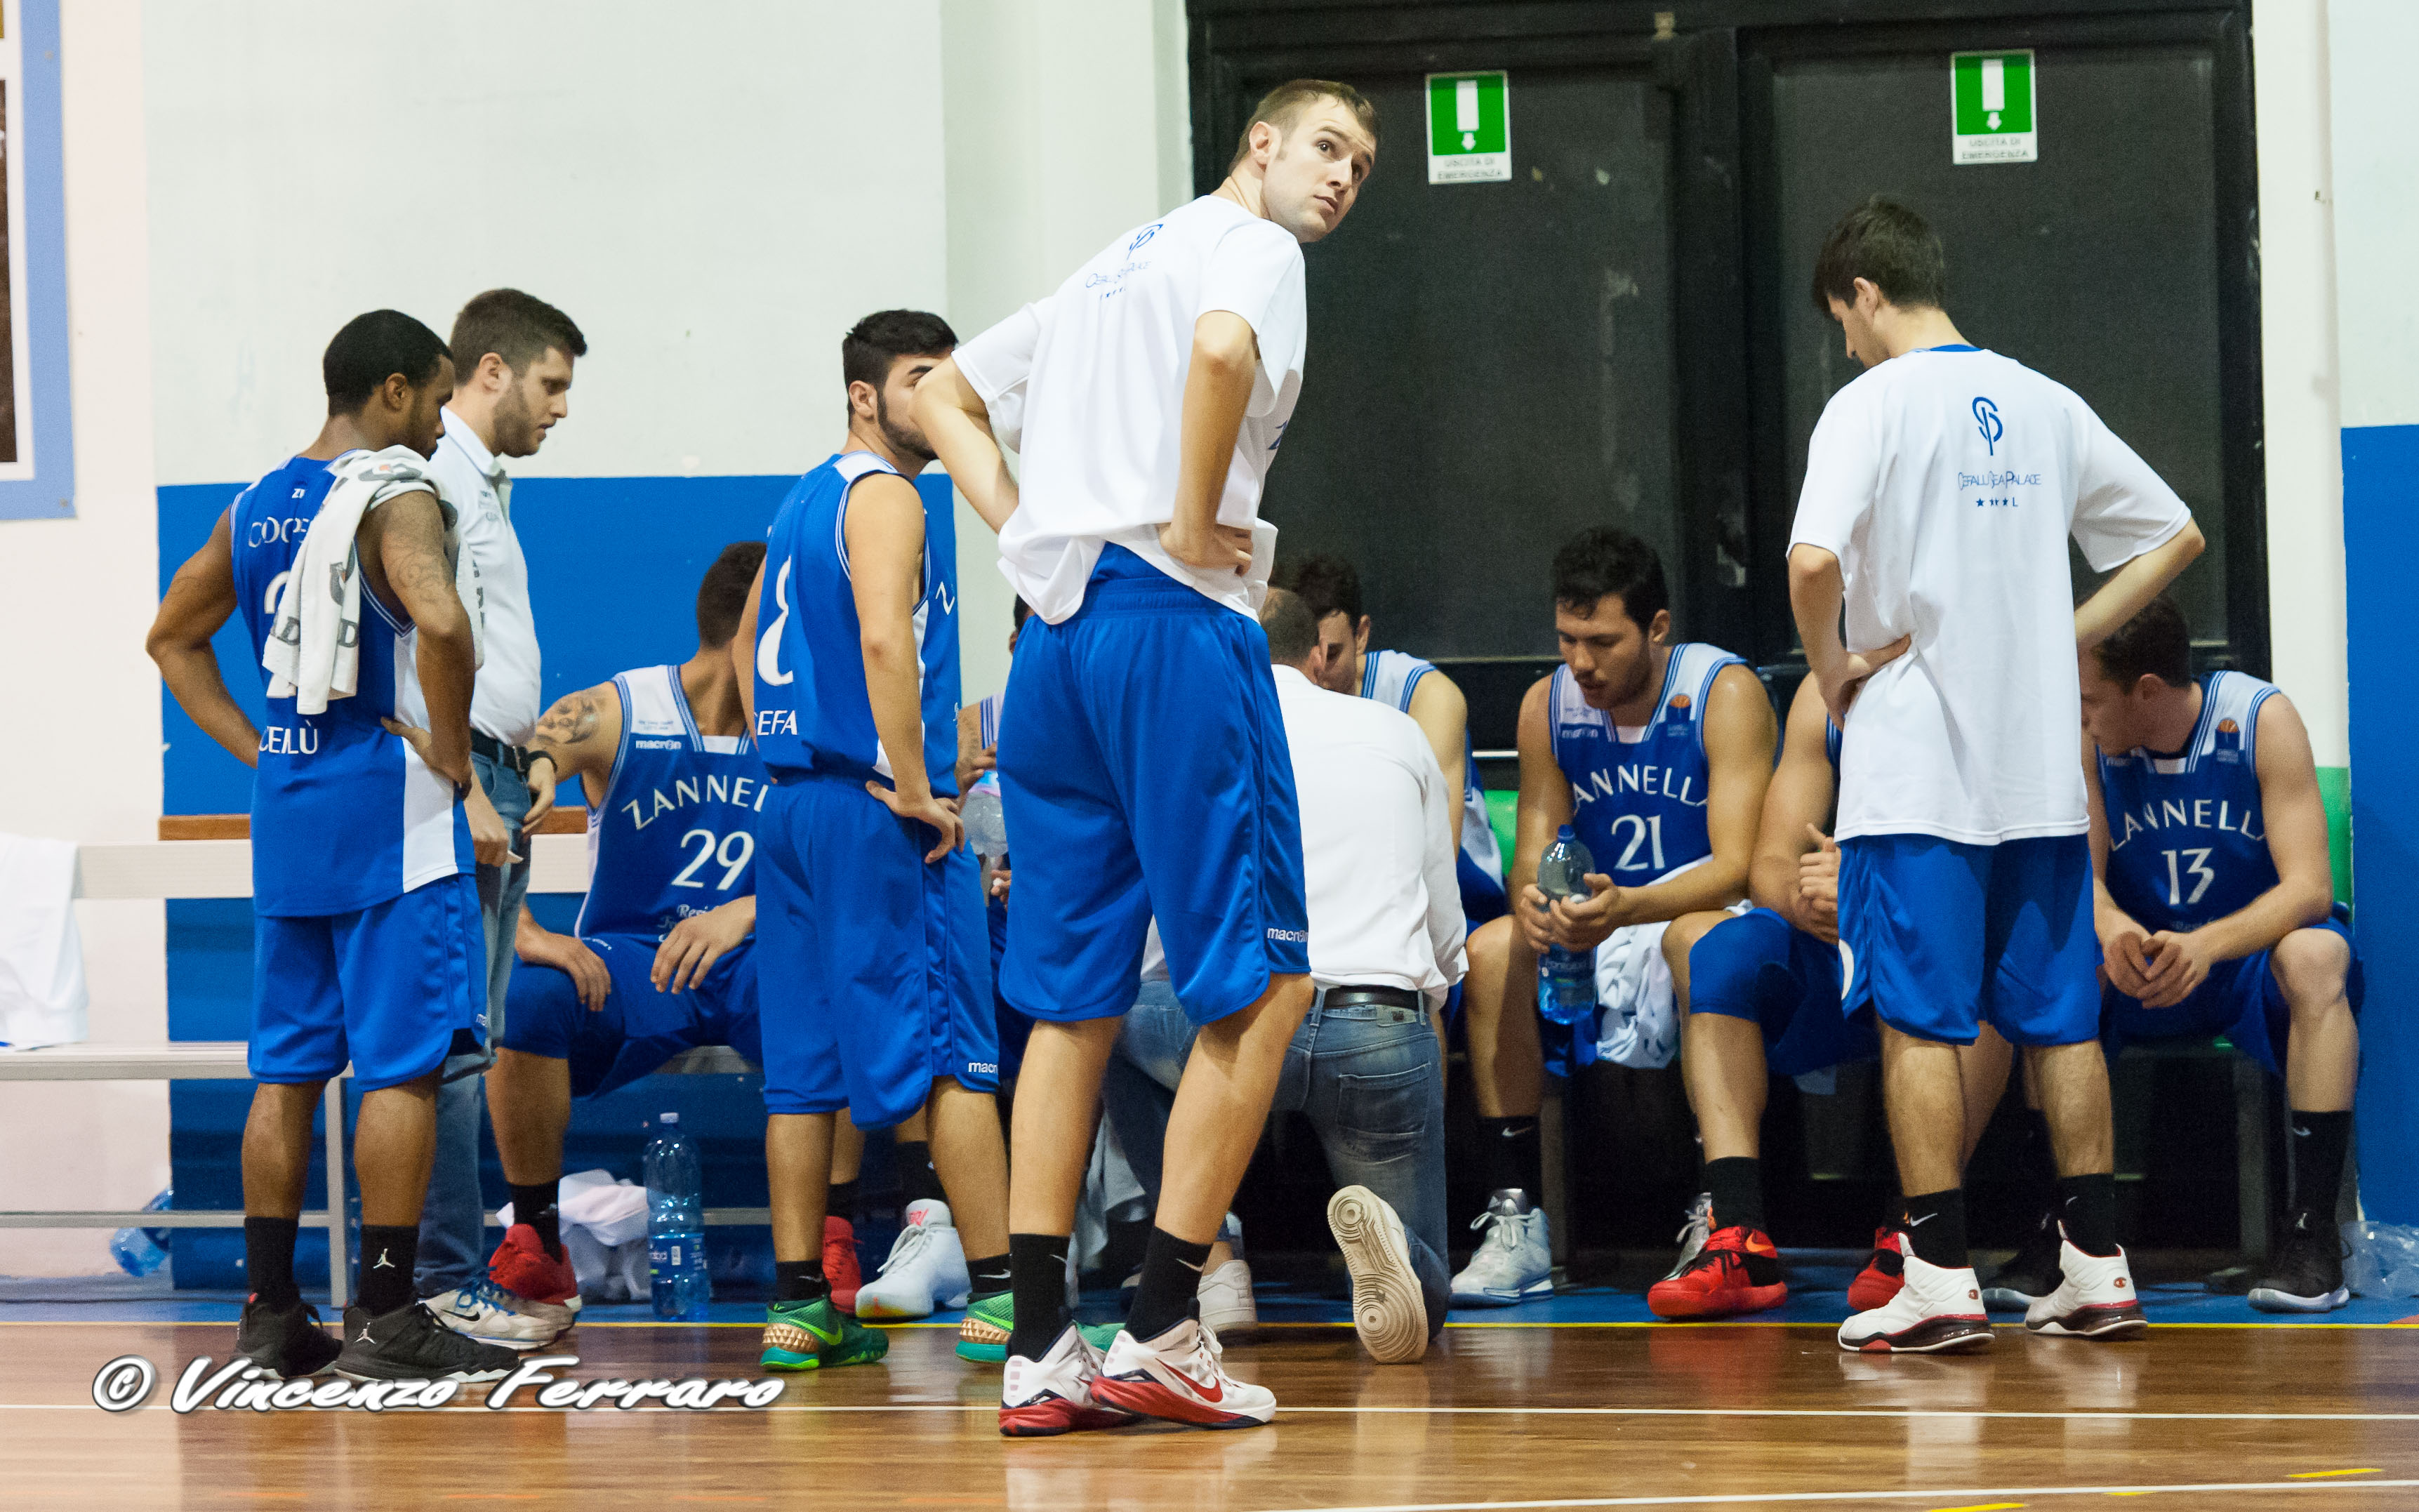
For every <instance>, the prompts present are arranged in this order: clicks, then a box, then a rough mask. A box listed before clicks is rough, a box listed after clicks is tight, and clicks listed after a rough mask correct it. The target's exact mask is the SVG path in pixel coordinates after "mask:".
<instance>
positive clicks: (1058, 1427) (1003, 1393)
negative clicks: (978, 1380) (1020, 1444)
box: [999, 1323, 1133, 1439]
mask: <svg viewBox="0 0 2419 1512" xmlns="http://www.w3.org/2000/svg"><path fill="white" fill-rule="evenodd" d="M1100 1374H1101V1352H1100V1351H1099V1350H1095V1349H1093V1348H1092V1346H1091V1345H1090V1344H1088V1343H1086V1341H1085V1338H1084V1331H1083V1330H1082V1329H1080V1328H1077V1327H1076V1326H1075V1325H1074V1324H1072V1323H1070V1324H1068V1325H1067V1326H1066V1327H1065V1328H1063V1329H1060V1330H1059V1331H1058V1336H1057V1338H1055V1339H1054V1340H1053V1341H1051V1345H1050V1352H1048V1353H1047V1354H1044V1355H1043V1356H1042V1357H1041V1358H1040V1359H1039V1360H1028V1359H1026V1358H1025V1356H1023V1355H1021V1354H1011V1355H1009V1357H1008V1364H1007V1365H1006V1366H1005V1367H1004V1368H1003V1369H1002V1371H1001V1372H1000V1378H999V1431H1000V1432H1001V1433H1003V1434H1006V1435H1007V1436H1008V1437H1009V1438H1012V1439H1042V1438H1048V1437H1050V1436H1051V1435H1053V1434H1056V1433H1072V1432H1075V1431H1076V1430H1078V1429H1082V1428H1113V1427H1117V1425H1118V1424H1120V1423H1131V1422H1132V1421H1133V1414H1132V1413H1131V1412H1119V1411H1117V1409H1116V1408H1113V1407H1103V1406H1101V1405H1100V1404H1098V1403H1096V1402H1094V1401H1093V1400H1092V1383H1093V1382H1094V1381H1097V1380H1099V1379H1100Z"/></svg>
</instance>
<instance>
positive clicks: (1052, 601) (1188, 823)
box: [917, 80, 1378, 1434]
mask: <svg viewBox="0 0 2419 1512" xmlns="http://www.w3.org/2000/svg"><path fill="white" fill-rule="evenodd" d="M1377 149H1378V141H1377V116H1376V113H1375V111H1373V110H1372V109H1371V108H1370V106H1369V103H1368V101H1366V100H1364V99H1363V98H1362V97H1361V95H1360V94H1359V92H1358V91H1356V90H1354V89H1353V88H1352V87H1351V86H1349V85H1340V84H1331V83H1326V82H1323V81H1317V80H1297V81H1295V82H1293V83H1291V84H1287V85H1280V86H1279V87H1278V88H1276V89H1275V90H1273V91H1271V93H1270V94H1269V96H1268V97H1267V98H1266V99H1264V100H1261V101H1260V103H1259V105H1258V106H1257V108H1256V109H1255V110H1254V111H1253V113H1252V118H1251V121H1250V123H1249V124H1248V125H1247V126H1246V127H1245V128H1244V131H1243V138H1242V141H1241V142H1240V144H1239V146H1238V147H1237V149H1236V153H1235V157H1234V160H1233V162H1231V164H1230V165H1229V168H1228V172H1227V177H1226V180H1225V183H1224V184H1222V185H1220V186H1219V188H1218V191H1217V192H1216V193H1211V194H1207V195H1204V196H1202V197H1201V198H1199V199H1196V200H1194V201H1192V202H1191V203H1190V204H1187V205H1182V206H1179V207H1178V208H1176V209H1174V210H1171V211H1170V212H1168V214H1167V215H1166V216H1164V217H1163V218H1162V219H1160V220H1157V221H1154V222H1152V223H1151V224H1148V225H1144V226H1138V227H1136V228H1135V229H1134V230H1132V231H1131V232H1128V233H1126V234H1124V235H1122V236H1120V237H1119V238H1118V239H1117V240H1116V242H1114V243H1113V244H1111V245H1110V246H1109V247H1108V248H1107V249H1106V250H1105V251H1103V252H1102V254H1101V255H1099V256H1097V257H1095V258H1093V259H1092V260H1091V261H1090V262H1089V263H1087V264H1086V265H1085V266H1084V267H1083V268H1080V269H1078V270H1076V271H1075V272H1074V273H1073V274H1071V276H1070V277H1069V278H1068V280H1067V282H1066V283H1064V284H1063V285H1060V286H1059V288H1058V290H1057V292H1056V293H1055V294H1053V295H1051V296H1049V297H1048V298H1046V299H1044V300H1042V301H1040V302H1038V303H1035V304H1030V305H1027V306H1026V307H1025V309H1024V310H1022V311H1020V312H1019V313H1018V314H1016V315H1014V316H1010V317H1009V319H1007V320H1005V321H1003V322H1002V323H1000V324H999V325H997V326H994V328H992V329H991V330H990V331H988V332H984V333H983V334H982V335H980V336H978V337H977V338H976V339H975V340H973V341H971V342H969V343H967V345H966V346H965V347H963V348H961V349H960V350H959V352H958V353H957V356H956V358H955V359H954V360H953V361H952V362H950V363H945V364H944V365H943V366H942V367H941V368H940V369H939V370H938V371H936V372H935V373H934V374H933V375H932V380H931V381H930V382H928V383H927V384H926V385H925V387H924V389H923V391H922V392H921V393H920V394H919V395H918V401H917V414H918V415H919V417H920V418H921V419H922V420H923V422H924V427H925V430H926V432H927V433H928V434H929V435H931V436H932V440H933V444H934V446H935V448H936V449H937V450H939V451H940V453H941V455H942V456H943V458H944V460H945V461H946V462H947V464H948V470H949V473H950V476H952V477H953V478H955V479H956V480H957V483H958V486H959V487H960V488H961V489H963V490H964V492H965V494H966V497H967V498H968V500H969V501H972V503H973V504H974V506H975V508H976V510H977V511H978V513H980V514H981V515H982V517H983V518H984V520H985V521H986V522H988V523H989V524H990V525H991V526H992V527H993V528H994V530H997V531H999V532H1000V565H1001V567H1002V568H1003V569H1004V570H1005V571H1006V572H1007V574H1008V576H1009V580H1010V581H1011V582H1013V583H1014V584H1015V585H1016V591H1017V593H1018V594H1019V596H1021V597H1023V598H1024V599H1025V602H1026V603H1028V604H1031V605H1032V606H1033V611H1034V613H1033V618H1032V619H1031V620H1029V621H1027V622H1026V624H1025V630H1024V634H1023V637H1022V638H1021V640H1020V641H1019V643H1018V647H1017V653H1016V663H1015V666H1014V668H1013V669H1012V670H1011V671H1010V672H1009V693H1008V699H1007V702H1006V707H1005V710H1004V718H1003V721H1002V727H1001V731H1000V743H999V771H1000V778H1001V784H1002V797H1003V800H1004V802H1005V804H1006V810H1007V818H1008V826H1009V832H1010V833H1011V834H1012V835H1013V836H1014V837H1015V843H1016V845H1017V848H1018V849H1017V856H1018V865H1017V871H1016V906H1015V907H1014V908H1012V909H1010V910H1009V924H1008V956H1007V962H1006V964H1005V967H1004V969H1003V970H1002V973H1001V977H1002V982H1001V986H1002V990H1003V991H1004V992H1005V994H1006V995H1007V997H1008V1000H1009V1004H1010V1005H1011V1006H1012V1007H1014V1008H1016V1009H1018V1010H1019V1011H1023V1012H1026V1013H1029V1014H1031V1015H1033V1016H1034V1017H1035V1018H1036V1019H1038V1020H1040V1021H1041V1022H1040V1023H1038V1024H1037V1025H1036V1026H1034V1030H1033V1036H1032V1039H1031V1041H1030V1042H1029V1043H1027V1045H1026V1046H1025V1070H1024V1073H1023V1075H1022V1077H1021V1078H1020V1079H1019V1083H1018V1091H1019V1094H1020V1095H1019V1096H1018V1097H1017V1099H1016V1103H1015V1108H1014V1118H1015V1123H1016V1128H1015V1141H1016V1151H1017V1158H1016V1165H1015V1178H1014V1180H1015V1183H1016V1184H1015V1189H1014V1190H1013V1192H1011V1194H1010V1196H1009V1208H1010V1219H1011V1221H1010V1227H1011V1229H1012V1230H1013V1232H1012V1236H1011V1240H1010V1243H1011V1257H1012V1263H1013V1266H1014V1271H1015V1278H1016V1280H1015V1285H1016V1332H1015V1336H1014V1338H1013V1339H1011V1340H1010V1342H1009V1361H1008V1369H1007V1372H1006V1376H1005V1379H1004V1381H1003V1382H1002V1386H1001V1395H1000V1431H1002V1432H1003V1433H1009V1434H1048V1433H1063V1432H1066V1431H1067V1430H1069V1429H1070V1428H1083V1427H1106V1426H1109V1425H1111V1424H1114V1423H1116V1422H1119V1421H1122V1420H1123V1419H1124V1417H1125V1416H1126V1415H1127V1414H1128V1413H1129V1412H1141V1413H1145V1414H1147V1415H1149V1416H1154V1417H1163V1418H1168V1419H1172V1420H1175V1421H1179V1422H1189V1423H1199V1424H1206V1425H1210V1426H1217V1427H1243V1426H1246V1425H1249V1424H1254V1423H1265V1422H1267V1421H1268V1420H1269V1418H1270V1417H1271V1415H1272V1414H1273V1413H1274V1412H1275V1410H1276V1399H1275V1398H1274V1397H1273V1396H1271V1394H1270V1393H1269V1392H1267V1391H1266V1390H1264V1389H1263V1388H1261V1387H1259V1386H1256V1385H1245V1384H1244V1383H1243V1382H1241V1381H1236V1380H1234V1379H1233V1378H1232V1377H1230V1376H1228V1375H1227V1374H1226V1373H1225V1369H1224V1368H1223V1367H1222V1365H1221V1364H1220V1355H1219V1349H1218V1343H1217V1339H1216V1336H1215V1335H1213V1334H1211V1333H1210V1332H1209V1331H1207V1330H1205V1329H1203V1328H1202V1327H1201V1326H1200V1324H1199V1323H1198V1321H1197V1320H1196V1319H1194V1317H1193V1304H1194V1288H1195V1283H1196V1281H1197V1280H1198V1277H1199V1273H1200V1270H1201V1267H1202V1265H1203V1263H1204V1262H1205V1261H1206V1260H1207V1258H1208V1257H1209V1253H1210V1242H1211V1241H1212V1240H1213V1239H1215V1238H1216V1236H1217V1232H1218V1229H1219V1227H1220V1225H1221V1223H1222V1222H1223V1221H1224V1219H1225V1214H1226V1208H1227V1204H1228V1203H1229V1201H1230V1200H1231V1199H1232V1198H1233V1196H1234V1194H1235V1187H1236V1184H1237V1182H1238V1181H1240V1180H1241V1178H1242V1174H1243V1167H1244V1165H1246V1164H1247V1163H1249V1161H1250V1160H1251V1155H1252V1149H1253V1147H1254V1146H1255V1145H1256V1144H1257V1143H1258V1141H1259V1134H1260V1127H1261V1124H1262V1123H1263V1122H1264V1121H1265V1120H1266V1119H1267V1117H1268V1110H1269V1102H1270V1099H1271V1096H1272V1095H1273V1094H1274V1092H1275V1088H1276V1077H1277V1072H1278V1070H1279V1068H1280V1067H1281V1065H1282V1063H1283V1060H1284V1057H1285V1053H1286V1046H1287V1043H1288V1042H1289V1041H1291V1040H1292V1038H1293V1031H1294V1026H1296V1025H1297V1024H1299V1023H1300V1022H1301V1020H1302V1014H1303V1013H1304V1011H1307V1009H1308V1008H1309V1006H1310V996H1311V987H1310V978H1309V975H1308V971H1309V964H1310V963H1309V958H1308V954H1307V950H1306V949H1305V945H1306V939H1307V933H1308V924H1307V922H1306V919H1305V917H1304V913H1303V904H1302V838H1301V836H1302V826H1301V823H1300V820H1299V816H1298V813H1297V810H1296V806H1295V798H1294V791H1293V776H1292V771H1291V766H1290V763H1289V762H1288V761H1287V756H1286V745H1285V729H1284V726H1283V724H1282V723H1281V722H1280V720H1279V716H1278V713H1277V706H1276V684H1275V680H1274V678H1273V676H1272V675H1271V672H1270V671H1269V655H1268V638H1267V637H1266V636H1264V635H1263V634H1262V633H1261V632H1260V627H1259V623H1258V621H1257V620H1256V619H1255V618H1254V613H1255V610H1256V608H1257V606H1258V603H1259V600H1260V596H1261V593H1262V590H1263V589H1264V587H1265V585H1266V584H1267V581H1268V572H1269V566H1270V563H1271V561H1272V559H1273V557H1274V548H1275V535H1276V532H1275V530H1274V529H1273V528H1272V527H1268V526H1264V525H1262V524H1260V523H1259V521H1258V513H1259V499H1260V489H1261V485H1262V482H1263V480H1264V478H1265V477H1266V474H1267V471H1268V468H1269V464H1270V461H1271V455H1272V454H1273V453H1274V452H1275V450H1276V447H1277V443H1278V441H1279V440H1281V439H1282V438H1283V436H1284V433H1285V427H1286V425H1287V423H1288V422H1289V420H1290V419H1291V416H1292V413H1293V408H1294V403H1295V401H1296V399H1297V398H1298V397H1299V395H1300V393H1301V392H1302V359H1303V349H1304V344H1305V340H1306V332H1305V319H1306V314H1305V310H1304V307H1303V295H1302V250H1301V249H1302V243H1305V242H1312V241H1317V239H1320V238H1321V237H1324V236H1326V235H1327V234H1328V233H1329V232H1331V231H1333V230H1334V229H1335V227H1336V225H1337V224H1339V223H1341V222H1342V221H1343V219H1344V217H1345V215H1346V214H1347V213H1348V212H1349V211H1350V210H1351V208H1352V202H1353V200H1354V198H1355V197H1356V196H1357V195H1358V193H1360V188H1361V184H1362V182H1363V181H1364V179H1365V178H1366V177H1367V176H1368V173H1369V171H1370V169H1371V167H1372V166H1373V165H1374V164H1375V162H1376V158H1377ZM994 427H996V431H994ZM994 434H996V435H997V437H998V438H999V440H1008V441H1010V442H1011V443H1012V444H1013V443H1015V439H1016V438H1017V437H1019V436H1020V435H1021V437H1022V443H1021V444H1022V451H1023V455H1024V466H1023V471H1022V485H1023V486H1022V492H1021V493H1020V490H1019V486H1018V484H1017V483H1016V482H1013V481H1011V480H1010V479H1009V476H1008V474H1007V471H1006V468H1005V465H1004V464H1003V462H1002V461H1001V458H1000V453H999V444H998V441H995V440H994ZM1020 499H1021V500H1022V504H1021V506H1020ZM1154 912H1156V914H1157V916H1158V918H1159V922H1160V929H1161V933H1162V935H1163V940H1164V943H1165V946H1166V950H1167V957H1168V966H1169V972H1170V976H1171V978H1172V980H1174V982H1175V983H1176V991H1177V994H1178V996H1179V999H1180V1000H1181V1001H1182V1002H1183V1004H1184V1007H1185V1010H1186V1011H1187V1012H1188V1013H1189V1014H1191V1015H1192V1017H1193V1018H1194V1021H1195V1022H1196V1023H1198V1024H1199V1025H1200V1026H1201V1033H1200V1038H1199V1042H1198V1049H1197V1051H1196V1053H1195V1054H1194V1056H1193V1057H1192V1059H1191V1061H1190V1062H1189V1063H1188V1064H1187V1066H1186V1068H1185V1072H1184V1081H1183V1085H1182V1088H1181V1089H1180V1090H1179V1092H1178V1093H1177V1098H1176V1106H1175V1111H1174V1113H1173V1115H1172V1117H1171V1119H1170V1122H1169V1128H1168V1143H1169V1146H1170V1148H1171V1149H1174V1150H1176V1151H1177V1152H1178V1153H1177V1158H1176V1159H1174V1160H1173V1161H1171V1162H1170V1163H1169V1165H1168V1168H1167V1171H1166V1173H1165V1180H1164V1185H1163V1190H1162V1192H1161V1196H1160V1203H1159V1211H1158V1214H1157V1220H1156V1226H1155V1227H1153V1229H1152V1230H1151V1234H1150V1237H1149V1240H1148V1244H1147V1247H1146V1249H1145V1252H1144V1258H1143V1269H1142V1277H1141V1281H1140V1283H1139V1285H1138V1286H1137V1287H1136V1288H1135V1295H1134V1302H1133V1306H1132V1311H1131V1312H1130V1313H1129V1315H1128V1318H1127V1326H1126V1328H1125V1330H1124V1331H1123V1332H1121V1333H1120V1334H1119V1335H1117V1338H1116V1339H1115V1340H1113V1341H1112V1343H1111V1345H1110V1348H1109V1351H1108V1355H1107V1357H1106V1359H1105V1361H1103V1360H1102V1357H1101V1356H1100V1355H1098V1354H1097V1353H1095V1352H1094V1351H1093V1350H1092V1348H1091V1346H1090V1345H1089V1344H1088V1343H1086V1341H1085V1340H1084V1338H1083V1336H1082V1335H1081V1334H1080V1333H1079V1332H1078V1331H1077V1330H1076V1329H1075V1328H1074V1327H1073V1326H1072V1324H1071V1322H1070V1320H1069V1319H1068V1314H1067V1306H1066V1280H1065V1271H1066V1255H1067V1242H1068V1241H1067V1236H1068V1234H1069V1233H1070V1231H1071V1229H1072V1227H1073V1223H1074V1215H1075V1199H1076V1195H1077V1192H1078V1189H1079V1187H1080V1185H1081V1182H1082V1180H1083V1174H1084V1165H1085V1160H1086V1156H1087V1155H1088V1154H1089V1153H1090V1151H1091V1148H1092V1130H1093V1109H1094V1107H1095V1106H1096V1104H1097V1102H1098V1099H1099V1095H1100V1087H1101V1073H1102V1068H1103V1067H1104V1065H1105V1064H1106V1062H1107V1059H1108V1055H1109V1050H1110V1048H1111V1046H1112V1045H1113V1044H1115V1042H1116V1041H1117V1020H1118V1017H1119V1016H1120V1015H1122V1014H1123V1013H1124V1012H1125V1011H1127V1010H1128V1009H1129V1008H1131V1007H1132V1006H1133V997H1134V992H1133V984H1134V981H1135V979H1136V977H1137V975H1138V973H1139V972H1140V970H1141V965H1142V953H1143V939H1144V935H1145V933H1147V931H1148V926H1149V923H1150V919H1151V917H1152V915H1153V913H1154ZM1096 1397H1097V1402H1096Z"/></svg>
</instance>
